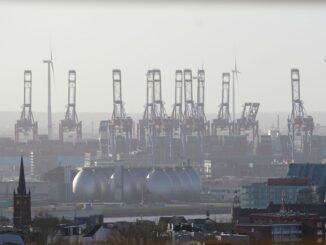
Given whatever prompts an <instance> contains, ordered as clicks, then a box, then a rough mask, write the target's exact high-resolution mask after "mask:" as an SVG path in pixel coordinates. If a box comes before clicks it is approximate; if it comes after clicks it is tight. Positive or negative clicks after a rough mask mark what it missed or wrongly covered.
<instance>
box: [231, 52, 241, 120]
mask: <svg viewBox="0 0 326 245" xmlns="http://www.w3.org/2000/svg"><path fill="white" fill-rule="evenodd" d="M238 74H240V71H239V70H238V67H237V59H236V58H235V62H234V70H232V120H233V122H235V79H237V81H238Z"/></svg>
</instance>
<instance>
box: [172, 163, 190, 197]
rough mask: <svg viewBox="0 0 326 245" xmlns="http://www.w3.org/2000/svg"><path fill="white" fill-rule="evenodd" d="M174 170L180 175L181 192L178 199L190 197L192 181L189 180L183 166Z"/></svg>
mask: <svg viewBox="0 0 326 245" xmlns="http://www.w3.org/2000/svg"><path fill="white" fill-rule="evenodd" d="M175 171H176V173H177V174H178V176H179V177H180V181H181V190H182V194H181V195H180V198H179V199H180V200H189V199H191V195H192V193H191V192H192V191H191V188H192V182H191V179H190V176H189V174H188V173H187V172H186V171H185V169H184V168H181V167H178V168H176V169H175Z"/></svg>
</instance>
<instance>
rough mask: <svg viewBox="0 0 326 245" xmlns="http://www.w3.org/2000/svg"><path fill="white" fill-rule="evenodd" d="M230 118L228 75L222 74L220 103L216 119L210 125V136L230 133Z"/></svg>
mask: <svg viewBox="0 0 326 245" xmlns="http://www.w3.org/2000/svg"><path fill="white" fill-rule="evenodd" d="M231 126H232V125H231V116H230V73H223V74H222V102H221V104H220V106H219V111H218V115H217V118H216V119H214V120H213V123H212V135H218V134H222V135H224V134H226V135H230V133H231Z"/></svg>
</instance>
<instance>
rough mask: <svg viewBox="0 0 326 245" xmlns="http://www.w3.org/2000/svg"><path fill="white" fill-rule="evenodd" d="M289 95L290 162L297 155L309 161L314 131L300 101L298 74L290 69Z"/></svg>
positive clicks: (296, 70) (295, 70)
mask: <svg viewBox="0 0 326 245" xmlns="http://www.w3.org/2000/svg"><path fill="white" fill-rule="evenodd" d="M291 94H292V112H291V117H290V118H288V138H289V147H290V154H291V161H292V162H294V161H295V160H296V158H297V155H300V156H301V158H303V159H302V160H304V161H307V160H309V157H310V154H311V138H312V134H313V130H314V120H313V118H312V117H311V116H308V115H307V114H306V111H305V108H304V107H303V101H302V100H301V91H300V73H299V70H298V69H291Z"/></svg>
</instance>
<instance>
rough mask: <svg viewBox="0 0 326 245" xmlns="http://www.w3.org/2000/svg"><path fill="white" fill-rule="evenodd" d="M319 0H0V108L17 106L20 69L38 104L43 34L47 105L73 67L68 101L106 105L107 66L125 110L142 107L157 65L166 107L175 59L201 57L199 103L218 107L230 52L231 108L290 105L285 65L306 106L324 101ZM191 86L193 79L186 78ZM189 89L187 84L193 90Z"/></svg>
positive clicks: (324, 18) (62, 98)
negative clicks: (294, 74)
mask: <svg viewBox="0 0 326 245" xmlns="http://www.w3.org/2000/svg"><path fill="white" fill-rule="evenodd" d="M325 24H326V5H322V4H313V5H304V4H300V5H293V4H289V5H287V4H273V5H269V4H260V5H257V4H254V3H252V4H247V5H242V4H233V5H226V4H222V3H220V4H210V3H205V4H199V3H197V4H185V3H182V2H180V3H177V4H173V3H169V4H165V5H161V4H159V3H156V4H149V5H146V4H145V3H138V4H137V5H135V4H131V3H125V4H123V5H122V4H121V5H119V4H118V3H108V4H94V5H90V4H85V3H84V4H63V3H60V4H43V5H42V4H39V3H34V4H29V5H24V4H9V3H1V4H0V30H1V35H0V36H1V37H0V81H1V85H2V88H1V89H0V110H6V111H17V110H20V108H21V105H22V102H23V72H24V70H25V69H31V70H32V72H33V99H32V100H33V110H34V111H46V110H47V67H46V65H45V64H43V63H42V59H46V58H49V53H50V48H49V46H50V45H49V43H50V40H52V47H53V56H54V68H55V85H54V91H53V111H64V110H65V105H66V104H67V77H68V70H69V69H76V72H77V110H78V111H83V112H88V111H94V112H108V113H111V111H112V79H111V78H112V75H111V74H112V69H114V68H119V69H121V70H122V86H123V99H124V101H125V107H126V111H127V113H128V112H143V106H144V104H145V92H146V86H145V85H146V83H145V82H146V78H145V74H146V71H147V69H149V68H158V69H161V71H162V89H163V90H162V92H163V99H164V101H165V107H166V110H167V112H168V113H170V112H171V109H172V108H171V107H172V104H173V100H174V72H175V69H184V68H191V69H194V70H196V69H197V68H201V67H204V69H205V71H206V111H207V112H217V108H218V104H219V103H220V100H221V77H222V72H226V71H230V70H231V69H232V67H233V65H234V57H235V55H236V56H237V60H238V68H239V70H240V71H241V72H242V74H241V75H240V77H239V83H238V87H237V111H240V110H241V105H242V104H243V103H244V102H246V101H259V102H261V110H262V111H285V112H286V111H290V69H291V68H299V69H300V72H301V85H302V86H301V89H302V98H303V100H304V102H305V107H306V109H307V110H308V111H326V103H325V94H326V63H325V62H324V59H325V58H326V30H325ZM194 87H195V86H194ZM195 94H196V91H194V95H195Z"/></svg>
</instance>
